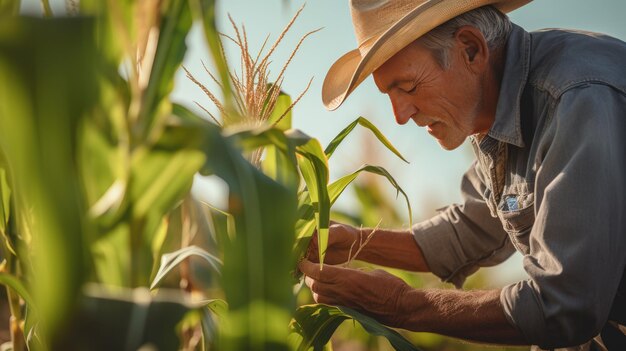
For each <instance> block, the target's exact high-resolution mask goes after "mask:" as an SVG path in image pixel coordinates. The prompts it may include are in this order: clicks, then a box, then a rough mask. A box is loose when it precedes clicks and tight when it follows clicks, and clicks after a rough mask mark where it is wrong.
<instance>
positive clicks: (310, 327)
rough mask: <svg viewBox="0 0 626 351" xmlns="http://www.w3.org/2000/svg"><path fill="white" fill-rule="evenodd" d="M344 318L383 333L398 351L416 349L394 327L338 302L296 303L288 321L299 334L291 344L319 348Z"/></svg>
mask: <svg viewBox="0 0 626 351" xmlns="http://www.w3.org/2000/svg"><path fill="white" fill-rule="evenodd" d="M346 320H354V321H356V322H359V324H361V325H362V326H363V328H364V329H365V330H366V331H367V332H368V333H370V334H372V335H376V336H383V337H385V338H386V339H387V340H388V341H389V343H390V344H391V346H392V347H393V348H394V349H395V350H398V351H419V349H418V348H417V347H415V346H413V345H412V344H411V343H410V342H409V341H408V340H406V339H405V338H404V337H402V335H400V334H399V333H398V332H397V331H395V330H393V329H390V328H388V327H386V326H384V325H382V324H380V323H379V322H377V321H376V320H375V319H373V318H371V317H369V316H366V315H364V314H362V313H359V312H357V311H355V310H353V309H350V308H347V307H341V306H337V307H334V306H328V305H321V304H317V305H305V306H301V307H299V308H298V309H297V310H296V312H295V314H294V317H293V320H292V321H291V324H290V330H291V332H292V333H295V334H297V335H299V336H300V337H299V338H292V342H293V346H294V347H297V350H298V351H308V350H309V349H311V348H313V350H314V351H318V350H323V348H324V345H326V344H327V343H328V341H329V340H330V337H331V336H332V335H333V333H334V332H335V330H336V329H337V328H338V327H339V325H341V323H343V322H344V321H346Z"/></svg>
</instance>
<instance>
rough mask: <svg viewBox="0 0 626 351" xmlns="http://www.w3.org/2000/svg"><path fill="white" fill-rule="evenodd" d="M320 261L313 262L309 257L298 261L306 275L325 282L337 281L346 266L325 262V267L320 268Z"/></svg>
mask: <svg viewBox="0 0 626 351" xmlns="http://www.w3.org/2000/svg"><path fill="white" fill-rule="evenodd" d="M320 267H321V266H320V264H319V263H313V262H311V261H309V260H307V259H304V260H302V261H300V263H298V268H299V269H300V271H301V272H302V273H304V275H306V276H308V277H311V278H313V279H315V280H318V281H320V282H324V283H335V282H337V281H338V277H339V276H341V273H342V271H344V270H345V268H340V267H337V266H332V265H329V264H325V265H324V267H323V269H320Z"/></svg>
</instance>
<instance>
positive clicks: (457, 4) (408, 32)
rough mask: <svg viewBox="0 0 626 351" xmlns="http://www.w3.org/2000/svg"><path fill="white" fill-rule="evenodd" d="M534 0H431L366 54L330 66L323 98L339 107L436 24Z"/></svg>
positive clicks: (356, 53) (327, 104)
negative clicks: (475, 11) (482, 9)
mask: <svg viewBox="0 0 626 351" xmlns="http://www.w3.org/2000/svg"><path fill="white" fill-rule="evenodd" d="M531 1H532V0H464V1H459V0H454V1H448V0H431V1H427V2H425V3H423V4H422V5H420V6H418V7H417V8H415V9H414V10H413V11H411V12H409V13H408V14H407V15H406V16H404V17H402V18H401V19H400V20H398V21H397V22H396V23H394V24H393V25H392V26H391V27H390V28H389V29H388V30H387V31H385V32H384V33H382V34H381V35H380V36H379V37H378V38H377V39H376V40H375V42H374V43H373V44H372V46H371V48H370V49H369V50H368V51H367V52H366V53H365V54H362V53H361V52H360V51H359V50H358V49H356V50H352V51H350V52H348V53H347V54H345V55H343V56H342V57H341V58H339V60H337V61H336V62H335V63H334V64H333V65H332V66H331V67H330V69H329V70H328V73H327V74H326V78H325V79H324V84H323V86H322V102H323V103H324V106H325V107H326V108H327V109H329V110H335V109H337V108H338V107H339V106H341V104H342V103H343V102H344V101H345V100H346V98H347V97H348V96H349V95H350V94H351V93H352V92H353V91H354V89H355V88H356V87H357V86H359V84H361V83H362V82H363V81H364V80H365V79H366V78H367V77H368V76H369V75H370V74H371V73H372V72H374V71H375V70H376V69H377V68H378V67H380V66H381V65H382V64H383V63H385V61H387V60H389V59H390V58H391V57H393V55H395V54H396V53H398V52H399V51H400V50H402V49H403V48H404V47H406V46H407V45H409V44H410V43H412V42H413V41H415V40H416V39H418V38H419V37H421V36H422V35H424V34H426V33H428V32H429V31H430V30H432V29H433V28H435V27H437V26H439V25H441V24H443V23H445V22H447V21H449V20H450V19H452V18H454V17H456V16H459V15H461V14H463V13H465V12H468V11H471V10H473V9H476V8H479V7H482V6H486V5H493V6H495V7H496V8H497V9H499V10H500V11H502V12H504V13H508V12H510V11H513V10H515V9H517V8H519V7H522V6H524V5H526V4H528V3H529V2H531Z"/></svg>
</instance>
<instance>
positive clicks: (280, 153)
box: [229, 126, 303, 188]
mask: <svg viewBox="0 0 626 351" xmlns="http://www.w3.org/2000/svg"><path fill="white" fill-rule="evenodd" d="M229 139H231V140H233V142H234V143H235V144H237V145H239V146H240V147H241V148H242V149H243V150H244V151H251V150H255V149H257V148H259V147H264V148H265V158H264V159H263V162H262V169H263V172H264V173H265V174H266V175H267V176H269V177H270V178H272V179H274V180H276V181H277V182H279V183H281V184H284V185H285V186H287V187H288V188H297V187H298V185H299V182H300V178H299V175H298V170H297V167H296V165H297V161H296V153H295V150H296V146H297V144H301V143H302V142H303V140H302V139H291V138H290V137H289V136H288V135H287V134H285V132H284V131H283V130H281V129H280V128H277V127H267V126H264V127H260V128H259V127H257V128H251V129H244V130H239V131H237V132H235V133H233V134H231V135H229Z"/></svg>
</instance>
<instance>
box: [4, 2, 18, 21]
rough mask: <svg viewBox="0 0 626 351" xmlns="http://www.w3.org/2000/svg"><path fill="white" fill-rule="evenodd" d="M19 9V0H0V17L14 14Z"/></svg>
mask: <svg viewBox="0 0 626 351" xmlns="http://www.w3.org/2000/svg"><path fill="white" fill-rule="evenodd" d="M19 11H20V0H0V17H4V16H15V15H17V14H18V13H19Z"/></svg>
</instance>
